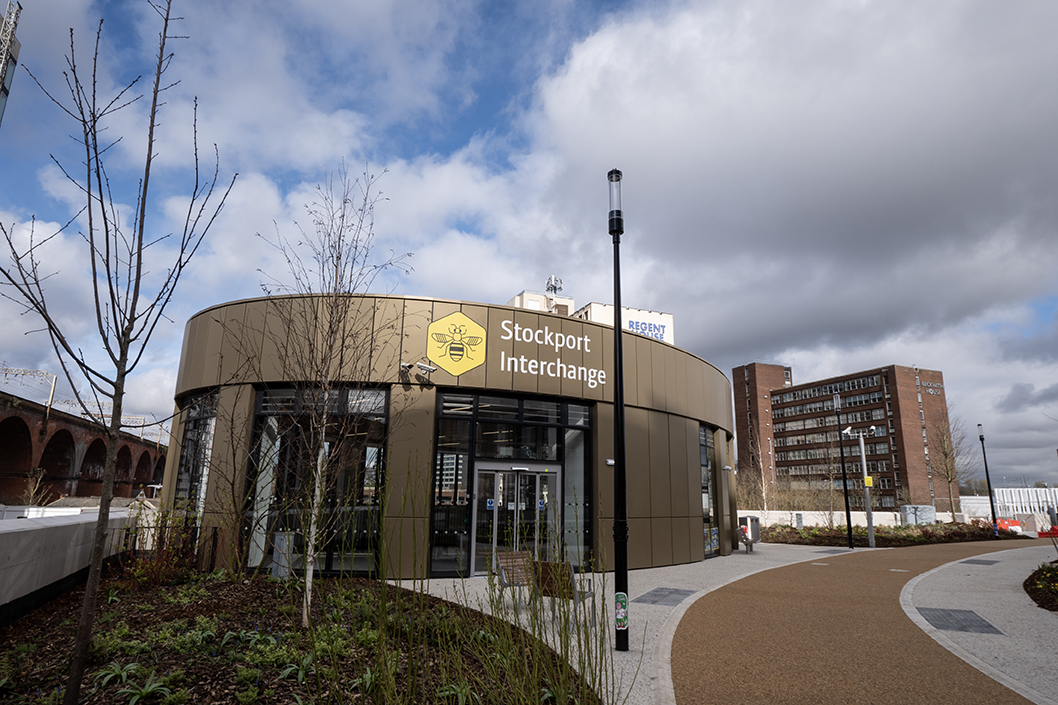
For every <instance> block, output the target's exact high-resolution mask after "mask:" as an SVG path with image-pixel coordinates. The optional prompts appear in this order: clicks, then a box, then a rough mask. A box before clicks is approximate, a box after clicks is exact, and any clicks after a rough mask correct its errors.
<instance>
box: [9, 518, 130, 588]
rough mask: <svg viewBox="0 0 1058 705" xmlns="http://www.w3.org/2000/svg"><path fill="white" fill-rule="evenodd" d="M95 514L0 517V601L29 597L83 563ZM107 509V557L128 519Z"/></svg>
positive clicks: (86, 560)
mask: <svg viewBox="0 0 1058 705" xmlns="http://www.w3.org/2000/svg"><path fill="white" fill-rule="evenodd" d="M98 516H99V515H98V512H88V513H84V514H76V515H72V516H49V517H41V518H37V519H11V520H8V521H0V605H6V604H7V603H9V602H11V601H13V600H16V599H18V598H20V597H23V596H25V595H28V594H30V593H32V592H34V591H35V590H38V589H40V588H42V587H46V586H48V585H50V584H52V583H54V582H56V581H58V580H62V579H63V578H65V577H67V576H69V575H72V574H74V573H76V572H77V571H79V570H81V569H82V568H86V567H88V563H89V560H90V559H91V557H92V539H93V537H94V535H95V526H96V519H97V518H98ZM132 521H133V519H130V517H129V516H128V513H127V512H126V511H125V510H123V509H118V510H111V512H110V522H109V532H108V545H107V549H106V555H107V556H111V555H114V554H115V553H117V552H118V550H119V549H120V542H121V538H122V534H123V533H124V532H123V529H124V528H125V526H126V524H128V523H130V522H132Z"/></svg>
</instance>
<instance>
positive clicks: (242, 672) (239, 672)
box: [235, 666, 261, 685]
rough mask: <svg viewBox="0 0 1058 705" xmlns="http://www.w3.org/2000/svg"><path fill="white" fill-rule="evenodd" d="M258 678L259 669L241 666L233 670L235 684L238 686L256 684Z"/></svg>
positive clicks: (259, 675) (259, 674)
mask: <svg viewBox="0 0 1058 705" xmlns="http://www.w3.org/2000/svg"><path fill="white" fill-rule="evenodd" d="M260 677H261V669H260V668H245V667H243V666H236V668H235V682H236V683H237V684H238V685H252V684H254V683H256V682H257V681H258V679H260Z"/></svg>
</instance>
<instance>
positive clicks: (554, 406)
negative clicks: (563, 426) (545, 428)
mask: <svg viewBox="0 0 1058 705" xmlns="http://www.w3.org/2000/svg"><path fill="white" fill-rule="evenodd" d="M524 411H525V416H524V419H525V421H526V423H549V424H557V423H561V421H562V405H561V404H559V403H558V402H554V401H534V400H532V399H526V400H525V406H524Z"/></svg>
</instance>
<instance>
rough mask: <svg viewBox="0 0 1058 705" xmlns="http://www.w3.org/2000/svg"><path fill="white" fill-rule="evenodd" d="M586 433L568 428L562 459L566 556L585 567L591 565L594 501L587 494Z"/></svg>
mask: <svg viewBox="0 0 1058 705" xmlns="http://www.w3.org/2000/svg"><path fill="white" fill-rule="evenodd" d="M586 437H587V434H586V433H585V432H584V431H580V430H574V429H566V453H565V458H564V459H563V463H562V472H563V477H562V480H563V485H564V487H563V493H562V500H563V505H564V506H563V508H562V510H563V522H562V543H563V545H564V547H565V551H566V560H567V561H568V562H570V563H572V564H573V565H576V566H582V567H586V566H587V565H588V559H589V547H590V546H591V537H590V533H591V502H590V501H589V500H590V498H589V497H588V495H587V487H588V483H587V477H586V469H587V467H588V461H587V453H588V449H587V448H586V447H585V442H586V440H587V438H586Z"/></svg>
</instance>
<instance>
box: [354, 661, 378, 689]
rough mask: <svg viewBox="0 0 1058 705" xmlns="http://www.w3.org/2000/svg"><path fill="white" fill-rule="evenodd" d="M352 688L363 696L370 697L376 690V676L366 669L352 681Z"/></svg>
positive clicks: (369, 669)
mask: <svg viewBox="0 0 1058 705" xmlns="http://www.w3.org/2000/svg"><path fill="white" fill-rule="evenodd" d="M353 687H354V688H356V689H357V690H359V691H360V692H361V693H363V694H364V695H371V694H372V693H374V692H375V690H377V689H378V674H377V673H374V672H373V671H372V670H371V668H370V667H368V668H367V669H366V670H365V671H364V672H363V673H361V674H360V676H359V677H358V678H357V679H356V680H354V681H353Z"/></svg>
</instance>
